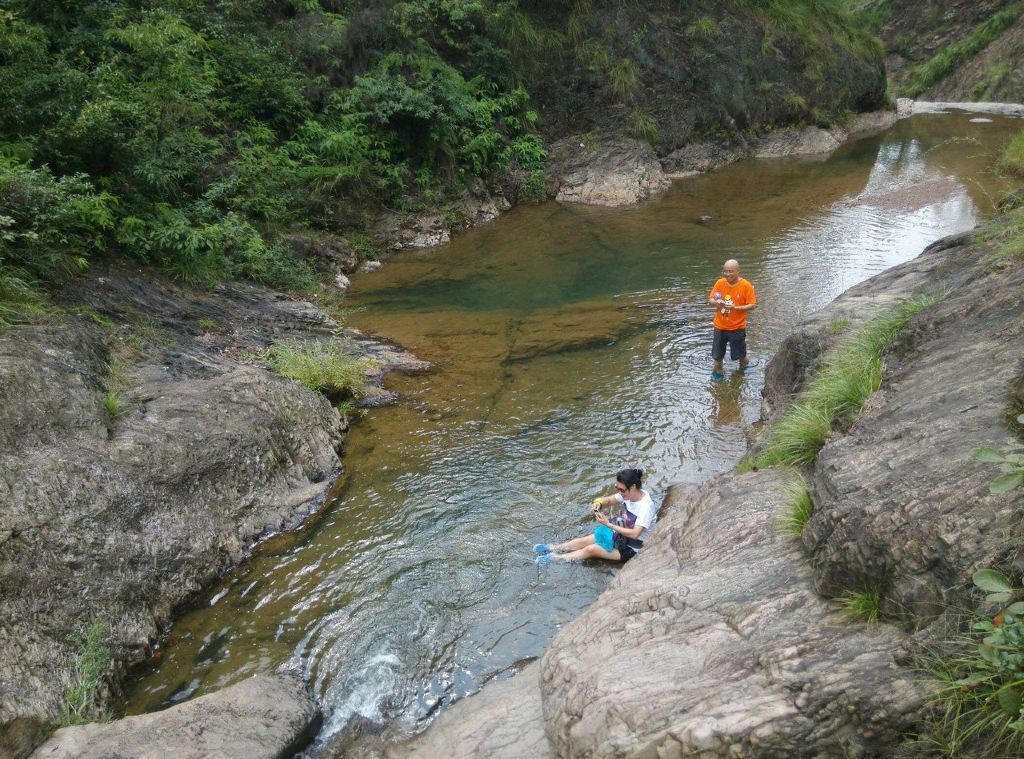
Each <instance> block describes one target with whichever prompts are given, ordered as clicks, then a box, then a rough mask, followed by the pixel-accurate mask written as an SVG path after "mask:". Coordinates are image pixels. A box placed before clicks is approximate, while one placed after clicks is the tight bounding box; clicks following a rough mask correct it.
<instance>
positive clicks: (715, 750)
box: [541, 472, 923, 757]
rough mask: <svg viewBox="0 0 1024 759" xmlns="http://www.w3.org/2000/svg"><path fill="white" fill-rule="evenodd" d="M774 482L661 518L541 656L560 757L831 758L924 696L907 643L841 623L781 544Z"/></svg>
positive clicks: (800, 558) (879, 739)
mask: <svg viewBox="0 0 1024 759" xmlns="http://www.w3.org/2000/svg"><path fill="white" fill-rule="evenodd" d="M784 483H785V477H784V476H783V475H782V474H780V473H778V472H760V473H753V474H748V475H742V476H737V475H725V476H723V477H720V478H717V479H716V480H714V481H712V482H710V483H708V484H706V485H704V486H702V487H701V488H700V489H698V490H697V492H696V493H694V494H692V495H690V496H689V497H686V498H685V501H683V502H682V503H672V501H673V500H674V498H675V496H674V495H673V494H671V493H670V495H669V496H668V498H667V500H668V501H669V505H670V507H671V512H670V513H669V515H668V516H667V517H666V518H665V519H664V520H662V521H660V522H659V524H658V528H657V530H656V531H655V533H654V535H653V536H652V538H651V540H650V541H649V545H647V546H645V548H644V551H643V554H642V561H634V562H631V563H630V564H627V565H626V567H625V568H624V569H623V571H622V572H621V573H620V574H619V576H618V577H617V578H616V579H615V581H614V582H613V584H612V586H611V588H609V589H608V590H607V591H606V592H605V593H604V594H603V595H602V596H601V599H600V601H599V602H598V603H597V604H595V605H594V606H593V607H591V609H589V610H588V611H587V612H586V613H585V614H583V615H582V616H581V617H579V618H578V619H576V620H574V621H573V622H572V623H571V624H570V625H568V626H567V627H566V628H565V630H563V631H562V633H560V634H559V635H558V637H557V638H556V639H555V640H554V642H553V643H552V645H551V647H550V649H549V650H548V653H547V654H546V655H545V656H544V659H543V680H542V685H541V691H542V694H543V704H544V718H545V721H546V725H547V734H548V737H549V739H550V740H551V742H552V744H553V746H554V749H555V752H556V753H557V754H558V755H559V756H607V757H613V756H709V757H710V756H725V755H731V754H735V753H739V754H742V755H751V756H780V757H781V756H836V755H842V753H843V747H844V746H845V747H848V748H850V749H851V750H854V751H858V752H860V751H865V750H867V751H877V750H879V749H880V748H882V747H884V746H886V745H891V743H892V742H893V741H895V740H896V739H897V737H898V736H899V735H900V734H901V732H903V731H904V730H906V729H907V728H909V727H910V726H911V724H913V721H914V719H915V718H916V712H917V710H918V709H919V708H920V706H921V703H922V697H923V693H922V692H921V691H920V689H919V688H918V687H917V686H916V685H915V683H914V679H915V678H914V677H913V675H912V673H910V672H909V671H904V670H901V668H900V666H899V664H898V663H897V657H898V655H899V652H900V650H901V635H900V634H899V633H898V631H896V630H895V629H894V628H891V627H888V626H879V627H871V626H867V625H863V624H859V623H857V622H852V621H850V620H845V619H843V618H841V617H840V616H839V615H837V613H836V612H835V610H834V609H833V608H832V607H831V606H830V605H829V604H828V603H827V602H826V601H824V600H823V599H822V598H821V597H820V596H818V595H817V594H816V593H815V592H814V590H813V587H812V570H811V567H810V565H809V564H808V562H807V559H806V557H805V556H804V555H803V552H802V550H801V549H800V546H799V543H798V542H797V541H796V540H795V539H793V538H788V537H785V536H783V535H780V534H778V532H777V530H776V527H775V522H776V517H777V514H778V513H779V511H780V509H781V508H782V505H783V503H784V501H785V495H784V491H783V489H782V488H783V485H784Z"/></svg>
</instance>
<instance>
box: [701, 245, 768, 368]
mask: <svg viewBox="0 0 1024 759" xmlns="http://www.w3.org/2000/svg"><path fill="white" fill-rule="evenodd" d="M708 305H709V306H714V307H715V339H714V342H713V343H712V344H711V358H713V359H714V361H715V369H714V371H713V372H712V374H711V377H712V379H722V360H723V359H724V358H725V346H726V345H728V346H729V358H731V359H732V360H733V361H736V360H737V359H739V362H740V369H745V368H746V366H747V311H753V310H754V309H755V308H757V297H756V296H755V295H754V286H753V285H752V284H750V283H749V282H748V281H747V280H745V279H743V277H741V276H740V265H739V263H738V262H737V261H736V260H735V259H733V258H730V259H729V260H728V261H726V262H725V265H724V266H722V278H721V279H720V280H718V281H717V282H715V286H714V287H712V288H711V292H709V293H708Z"/></svg>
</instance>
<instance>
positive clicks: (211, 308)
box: [0, 263, 424, 757]
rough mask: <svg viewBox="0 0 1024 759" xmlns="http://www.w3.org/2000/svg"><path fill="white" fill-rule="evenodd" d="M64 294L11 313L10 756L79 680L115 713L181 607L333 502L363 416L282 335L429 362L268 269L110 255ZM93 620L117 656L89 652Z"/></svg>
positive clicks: (0, 406) (2, 717) (1, 695)
mask: <svg viewBox="0 0 1024 759" xmlns="http://www.w3.org/2000/svg"><path fill="white" fill-rule="evenodd" d="M61 302H62V307H61V308H62V314H61V315H57V314H54V315H53V316H51V317H50V318H49V319H48V320H47V321H46V322H44V323H43V324H40V325H36V326H15V327H11V328H9V329H6V330H4V331H3V332H0V397H2V403H0V422H2V423H0V430H2V432H0V450H2V451H3V453H2V455H0V502H2V503H3V504H4V508H3V511H2V513H0V567H2V575H0V579H2V583H3V593H2V594H0V618H2V619H3V620H4V622H3V624H2V626H0V632H2V638H0V640H2V642H3V645H2V646H0V680H2V681H3V683H4V688H3V690H2V692H0V753H3V754H4V755H5V756H14V757H18V756H24V755H25V754H26V753H27V752H28V751H30V750H31V749H32V747H33V746H35V745H36V744H37V743H38V742H39V741H40V740H41V739H42V738H43V737H44V736H45V735H46V732H47V730H48V729H49V728H50V726H51V725H53V724H55V723H59V722H61V721H62V720H65V719H67V718H68V714H67V710H68V709H69V708H72V707H71V705H69V702H68V695H67V694H68V693H69V692H73V691H75V690H77V689H80V688H84V691H83V695H82V696H80V697H79V698H80V702H79V703H77V704H75V705H74V708H76V709H77V710H78V711H80V715H79V716H80V717H81V718H85V719H89V718H96V717H98V716H100V715H101V714H102V713H103V712H104V711H105V710H106V706H107V705H108V704H109V703H110V701H111V700H112V696H113V695H114V694H116V693H117V689H118V688H119V684H120V682H121V680H122V677H123V675H124V673H125V672H126V670H127V668H128V667H130V666H131V665H132V664H134V663H137V662H140V661H142V660H143V659H145V658H147V657H149V656H151V655H152V653H153V651H154V649H153V646H154V644H155V643H156V642H157V640H158V637H159V634H160V632H161V630H162V629H163V628H164V626H165V625H166V624H167V623H168V622H169V621H170V620H171V618H172V615H173V613H174V610H175V608H177V607H178V606H179V605H180V604H182V603H185V602H187V601H188V600H189V599H191V598H192V597H193V596H194V595H195V593H196V592H197V591H198V590H199V589H201V588H202V587H204V586H206V585H208V584H209V582H210V581H211V580H213V579H214V578H215V577H217V576H218V575H219V574H220V573H221V572H223V571H224V570H225V569H227V568H228V567H231V566H234V565H235V564H237V563H238V562H239V561H241V560H242V559H243V558H244V557H245V556H246V555H247V553H248V551H249V550H250V548H251V546H252V545H253V544H254V543H255V542H257V541H259V540H261V539H262V538H264V537H266V536H268V535H272V534H274V533H276V532H279V531H281V530H288V529H293V528H295V527H297V526H298V525H299V524H301V523H302V522H303V520H305V519H306V518H307V517H309V516H310V515H312V514H314V513H316V512H317V510H318V509H319V508H320V506H321V505H322V504H323V502H324V499H325V497H326V495H327V492H328V490H329V488H330V486H331V485H332V484H333V482H334V481H335V479H336V478H337V476H338V474H339V473H340V471H341V462H340V459H339V453H340V452H341V450H342V447H343V441H344V434H345V431H346V429H347V424H348V422H347V418H346V417H345V416H343V415H342V414H339V412H338V411H337V410H336V409H335V407H334V406H333V405H332V404H331V402H329V401H328V400H327V399H326V398H325V397H324V396H323V395H321V394H319V393H316V392H312V391H310V390H308V389H306V388H305V387H304V386H303V385H301V384H300V383H299V382H296V381H294V380H289V379H286V378H284V377H282V376H279V375H277V374H275V373H272V372H269V371H266V369H265V367H266V351H267V350H268V349H269V348H271V347H272V346H275V345H280V344H292V343H293V342H294V343H306V344H308V343H316V342H320V343H323V342H329V343H330V344H331V345H334V346H340V347H341V348H342V349H343V350H344V351H345V352H346V353H347V355H349V356H350V357H351V358H352V361H354V362H356V365H357V366H359V367H360V371H363V372H364V373H365V374H366V375H367V380H368V381H369V382H370V384H371V386H372V384H373V383H374V382H376V383H378V384H379V379H380V376H381V375H382V374H383V372H384V371H386V370H406V371H417V370H420V369H422V368H424V365H423V364H422V363H421V362H418V361H416V360H415V359H413V358H412V357H411V356H408V355H406V354H403V353H401V352H400V351H396V350H393V349H391V348H388V347H387V346H384V345H381V344H379V343H376V342H373V341H370V340H367V339H366V338H364V337H362V336H361V335H359V334H357V333H355V332H353V331H351V330H345V329H343V328H342V326H341V325H339V324H338V323H337V322H336V321H335V320H334V319H332V318H331V317H329V316H328V315H327V314H326V313H324V312H323V311H322V310H320V309H319V308H317V307H316V306H314V305H313V304H312V303H309V302H305V301H299V300H292V299H289V298H285V297H283V296H281V295H280V294H278V293H274V292H272V291H269V290H266V289H264V288H261V287H258V286H255V285H246V284H232V285H225V286H222V287H218V288H215V289H214V290H213V291H196V290H192V289H190V288H187V287H183V286H181V285H180V284H178V283H175V282H173V281H171V280H168V279H166V278H163V277H161V276H159V275H157V274H155V273H153V272H152V271H149V270H142V269H139V268H137V267H133V266H131V265H129V264H123V263H122V264H109V265H106V266H103V267H97V268H95V269H93V270H92V271H91V272H90V275H89V276H88V277H86V278H84V279H82V280H79V281H78V282H77V283H76V285H75V287H74V288H73V289H72V290H69V291H68V292H67V293H66V294H65V295H64V297H63V298H62V299H61ZM387 399H388V398H387V395H386V394H384V393H382V392H378V391H373V390H371V391H370V392H369V393H368V395H367V397H366V398H365V399H364V401H363V402H368V403H374V402H379V401H386V400H387ZM92 628H97V629H99V630H100V635H99V642H100V643H101V644H102V645H103V646H104V647H106V648H108V649H109V657H110V658H111V659H112V660H113V662H114V664H115V668H114V671H113V672H111V673H106V672H105V667H102V668H101V671H100V672H93V673H92V674H86V673H84V672H83V671H82V669H81V667H80V666H76V664H75V661H76V658H75V657H76V650H77V646H76V644H75V641H76V640H77V639H78V638H84V637H85V635H86V632H87V631H88V630H90V629H92ZM101 664H105V662H101ZM93 689H98V690H96V692H93Z"/></svg>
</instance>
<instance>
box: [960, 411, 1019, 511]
mask: <svg viewBox="0 0 1024 759" xmlns="http://www.w3.org/2000/svg"><path fill="white" fill-rule="evenodd" d="M1017 424H1020V425H1024V414H1020V415H1018V416H1017ZM971 455H972V456H974V458H976V459H977V460H978V461H984V462H986V463H989V464H999V468H1000V469H1001V470H1002V471H1003V474H1002V475H1000V476H999V477H996V478H995V479H994V480H992V482H991V483H989V486H988V489H989V492H991V493H992V495H1000V494H1002V493H1008V492H1010V491H1011V490H1014V489H1016V488H1019V487H1020V486H1021V485H1024V445H1015V446H1012V447H1010V448H1007V449H1006V450H1004V451H997V450H996V449H995V448H975V449H973V450H972V451H971Z"/></svg>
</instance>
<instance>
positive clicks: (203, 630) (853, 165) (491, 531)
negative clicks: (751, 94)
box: [125, 114, 1021, 740]
mask: <svg viewBox="0 0 1024 759" xmlns="http://www.w3.org/2000/svg"><path fill="white" fill-rule="evenodd" d="M969 119H970V116H969V115H966V114H955V115H931V116H917V117H914V118H913V119H909V120H906V121H902V122H900V123H899V124H898V125H897V126H896V127H894V128H893V129H891V130H889V131H888V132H886V133H884V134H883V135H881V136H878V137H873V138H869V139H863V140H860V141H857V142H854V143H852V144H850V145H847V146H845V147H844V148H843V149H841V150H840V151H839V152H838V153H836V154H835V155H833V156H831V157H829V158H828V159H802V160H798V159H789V160H778V161H762V162H744V163H742V164H736V165H734V166H731V167H729V168H727V169H725V170H723V171H720V172H717V173H714V174H711V175H706V176H701V177H695V178H692V179H686V180H680V181H678V182H677V183H676V184H674V185H673V187H672V188H671V189H670V190H669V191H668V192H667V193H666V194H665V195H664V196H663V197H661V198H659V199H658V200H655V201H652V202H649V203H647V204H645V205H642V206H640V207H638V208H630V209H620V210H610V209H596V208H584V207H574V206H561V205H558V204H554V203H549V204H545V205H540V206H527V207H520V208H517V209H515V210H513V211H512V212H511V213H509V214H507V215H506V216H504V217H503V218H501V219H499V220H498V221H496V222H494V223H491V224H489V225H486V226H484V227H481V228H478V229H475V230H472V231H470V232H468V233H466V234H464V235H462V236H460V237H459V238H458V239H457V240H456V241H455V242H454V243H452V244H451V245H448V246H446V247H444V248H440V249H436V250H432V251H429V252H422V253H406V254H400V255H397V256H395V257H394V258H393V259H392V260H391V261H390V262H389V263H388V264H387V265H386V266H385V267H384V268H383V269H381V270H380V271H378V272H376V273H374V274H371V275H367V276H363V277H360V278H357V280H356V282H355V285H354V287H353V289H352V291H351V297H350V303H351V305H352V306H353V307H355V308H357V309H358V310H357V311H355V312H354V313H353V315H352V316H351V322H352V324H353V326H356V327H359V328H361V329H363V330H365V331H367V332H371V333H374V334H377V335H380V336H383V337H386V338H388V339H390V340H393V341H395V342H397V343H399V344H401V345H403V346H404V347H406V348H409V349H410V350H412V351H414V352H415V353H417V354H418V355H419V356H420V357H422V358H424V359H426V360H428V361H430V362H432V363H433V364H434V365H435V366H436V369H435V371H434V372H432V373H430V374H427V375H423V376H417V377H393V378H391V380H390V381H389V383H388V386H389V387H391V388H393V389H395V390H397V391H398V392H399V393H400V394H401V401H400V403H399V404H398V405H397V406H394V407H390V408H385V409H378V410H373V411H371V412H370V413H369V414H368V415H367V416H366V418H365V419H363V420H362V421H361V422H359V424H358V425H357V426H356V428H355V429H354V430H353V432H352V434H351V436H350V438H349V441H348V452H347V454H346V456H345V460H344V464H345V467H346V469H347V472H348V474H346V475H345V476H344V477H343V478H342V480H341V481H340V482H339V483H338V484H337V485H336V487H335V489H334V494H335V497H334V499H333V501H332V503H331V504H330V505H329V506H328V507H327V508H326V509H325V511H324V512H323V514H322V515H321V516H320V517H319V518H317V519H315V520H314V521H313V523H312V524H311V525H310V526H309V527H307V528H306V529H304V530H303V531H301V532H298V533H296V534H293V535H287V536H282V537H279V538H277V539H275V540H273V541H270V542H269V543H267V544H265V545H264V546H263V547H262V548H261V549H260V550H259V551H258V552H257V554H256V555H255V556H254V557H253V558H252V559H251V560H250V561H248V562H247V563H246V564H245V565H244V566H242V567H241V568H240V569H238V570H237V571H235V572H233V573H232V574H230V575H229V576H227V577H225V578H224V579H223V580H222V581H221V582H219V583H218V584H217V585H215V586H214V587H213V588H212V589H211V590H210V591H209V592H208V593H206V594H205V595H204V596H203V597H202V598H201V599H200V601H199V602H198V604H197V606H196V608H195V609H194V610H193V611H191V612H189V613H187V614H186V615H184V616H183V617H182V618H181V619H179V620H178V621H177V622H176V623H175V624H174V627H173V628H172V630H171V631H170V633H169V635H168V636H167V639H166V641H165V643H164V646H163V649H162V657H161V658H160V660H159V662H158V663H156V664H155V665H154V666H152V667H151V668H149V669H148V670H147V671H146V672H145V673H143V675H142V676H141V677H140V679H139V680H138V682H137V683H136V685H135V687H134V690H133V692H132V694H131V698H130V700H129V701H128V702H127V703H126V704H125V709H126V711H127V712H128V713H138V712H142V711H148V710H153V709H157V708H161V707H163V706H166V705H169V704H171V703H175V702H177V701H180V700H183V699H185V698H188V697H190V696H193V695H196V694H199V693H202V692H206V691H209V690H213V689H216V688H219V687H222V686H225V685H228V684H230V683H232V682H235V681H237V680H239V679H241V678H243V677H245V676H247V675H248V674H250V673H252V672H254V671H258V670H264V669H271V668H274V667H277V666H279V665H280V664H282V663H286V662H291V663H293V664H294V665H295V666H296V667H298V668H300V669H301V671H302V672H304V673H305V676H306V677H307V678H308V680H309V682H310V683H311V684H312V687H313V689H314V691H315V692H316V694H317V695H318V696H319V697H320V698H321V699H322V700H323V703H324V706H325V712H326V719H325V727H324V731H323V733H322V737H321V739H322V740H326V739H328V738H329V737H330V735H332V734H334V733H336V732H337V731H338V730H340V729H342V728H343V727H344V726H345V725H346V724H347V723H349V721H350V720H352V719H353V718H354V717H358V718H362V719H365V720H369V721H371V722H374V723H379V724H381V725H387V726H388V728H387V730H388V735H390V736H394V737H400V736H402V735H405V734H408V733H410V732H413V731H416V730H418V729H421V728H422V727H423V726H425V725H426V724H427V723H428V722H429V721H430V720H431V719H432V718H433V717H434V716H435V715H436V714H437V712H438V711H439V710H440V709H443V708H444V707H445V706H446V705H447V704H450V703H451V702H452V701H453V700H455V699H457V698H460V697H462V696H465V695H467V694H470V693H472V692H474V691H476V690H478V689H479V688H480V687H481V685H482V684H483V683H484V682H485V681H486V680H488V679H489V678H492V677H495V676H499V677H500V676H504V675H506V674H508V673H509V672H511V671H512V668H514V666H515V665H516V663H517V662H520V661H521V660H523V659H525V658H528V657H535V656H539V655H541V654H542V653H543V652H544V649H545V647H546V646H547V644H548V642H549V641H550V640H551V638H552V636H553V635H554V634H555V633H556V632H557V630H558V628H559V626H561V625H562V624H564V623H565V622H567V621H568V620H570V619H572V618H573V617H575V616H576V615H577V614H579V613H580V612H581V611H582V610H583V609H584V608H585V607H586V606H587V605H589V604H590V603H592V602H593V601H594V599H595V598H596V597H597V595H598V594H599V593H600V592H601V590H602V589H603V588H604V587H605V586H606V585H607V583H608V581H609V579H610V578H611V577H613V576H614V574H615V572H616V571H617V570H616V568H615V567H612V566H607V565H602V566H594V565H582V566H557V567H549V568H544V569H538V568H537V567H535V566H534V564H533V554H532V553H531V550H530V547H531V545H532V544H533V543H535V542H539V541H548V540H556V539H565V538H567V537H570V536H572V535H574V534H577V533H580V532H581V531H583V530H585V529H589V526H590V523H589V520H588V519H587V516H586V515H587V514H588V507H587V503H588V502H589V500H590V499H591V498H592V497H593V496H594V495H597V494H607V493H609V492H611V485H612V478H613V476H614V473H615V471H617V470H618V469H620V468H622V467H624V466H640V467H643V468H644V469H646V470H647V472H648V479H647V483H646V487H648V488H649V489H650V490H651V491H652V493H653V494H654V495H655V497H656V499H658V498H660V497H661V495H662V494H663V493H664V491H665V489H666V487H667V486H668V485H670V484H671V483H675V482H699V481H701V480H704V479H706V478H708V477H711V476H712V475H714V474H716V473H718V472H721V471H723V470H726V469H728V468H730V467H731V466H732V465H733V464H734V463H735V462H736V460H737V459H738V458H739V457H740V456H741V455H742V453H743V451H744V449H745V438H744V429H745V427H746V426H748V425H749V424H751V423H752V422H754V421H756V420H757V418H758V416H759V403H760V390H761V384H762V369H763V366H764V363H765V362H766V361H767V360H768V359H769V358H770V357H771V355H772V352H773V351H774V350H775V348H776V346H777V345H778V344H779V342H780V341H781V339H782V338H783V337H784V336H785V334H786V333H787V332H788V331H789V330H790V329H791V327H792V326H793V325H794V324H795V323H796V322H797V321H798V320H799V319H800V318H801V317H802V316H804V315H805V314H808V313H810V312H811V311H814V310H816V309H818V308H820V307H822V306H823V305H825V304H826V303H828V302H829V301H830V300H832V299H833V298H834V297H835V296H837V295H838V294H839V293H841V292H842V291H843V290H845V289H847V288H848V287H850V286H851V285H853V284H856V283H857V282H860V281H862V280H864V279H866V278H868V277H870V276H871V275H873V274H876V273H878V272H880V271H882V270H884V269H886V268H888V267H890V266H892V265H894V264H896V263H899V262H901V261H905V260H907V259H909V258H912V257H913V256H915V255H917V254H918V253H919V252H920V251H921V249H922V248H923V247H924V246H925V245H927V244H928V243H929V242H931V241H933V240H935V239H938V238H939V237H942V236H944V235H947V234H950V233H953V232H958V231H961V230H964V229H968V228H970V227H971V226H973V225H974V224H975V223H976V222H977V221H978V220H979V218H980V217H981V216H983V215H985V214H987V213H989V212H990V211H991V210H992V207H993V201H994V199H996V198H998V197H999V195H1000V193H1001V192H1002V191H1003V190H1005V189H1006V187H1007V184H1006V182H1005V181H1004V180H1002V179H1000V178H999V177H997V176H995V175H994V174H992V172H991V168H990V167H991V165H992V163H993V161H994V159H995V157H996V156H997V154H998V152H999V151H1000V150H1001V149H1002V147H1003V146H1004V145H1005V144H1006V143H1007V142H1008V141H1009V139H1010V137H1011V136H1012V135H1013V134H1014V133H1015V132H1016V130H1018V129H1019V128H1020V126H1021V124H1020V122H1017V121H1012V120H1009V119H1003V118H994V120H993V122H992V123H986V124H974V123H971V122H970V120H969ZM703 215H707V216H710V217H711V220H710V221H709V222H707V223H701V222H700V221H699V219H700V217H701V216H703ZM727 258H737V259H739V260H740V263H741V265H742V268H743V274H744V276H746V277H747V278H748V279H750V280H751V281H752V282H753V283H754V285H755V287H756V288H757V294H758V300H759V302H760V307H759V308H758V310H757V311H755V312H754V313H753V315H752V316H751V319H750V324H749V329H748V332H749V346H750V349H751V351H752V355H753V359H754V360H753V364H754V365H753V367H752V369H751V370H750V371H748V372H747V373H746V374H745V375H740V374H728V373H727V375H726V379H725V381H722V382H718V383H715V382H712V381H711V379H710V369H711V367H710V359H709V349H710V335H711V326H710V318H711V314H710V311H709V309H708V308H706V307H705V306H704V298H705V296H706V293H707V290H708V288H709V287H710V285H711V283H712V282H713V281H714V279H715V278H716V277H717V276H718V273H719V271H720V269H721V265H722V262H723V261H724V260H725V259H727ZM726 368H727V370H728V369H730V368H731V367H730V366H729V365H728V363H727V365H726Z"/></svg>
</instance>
